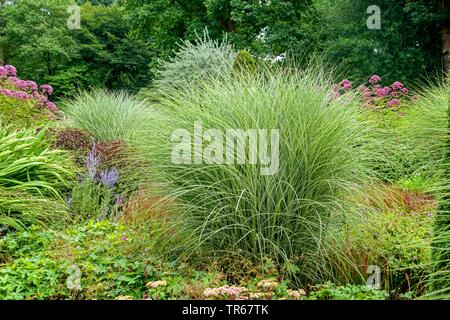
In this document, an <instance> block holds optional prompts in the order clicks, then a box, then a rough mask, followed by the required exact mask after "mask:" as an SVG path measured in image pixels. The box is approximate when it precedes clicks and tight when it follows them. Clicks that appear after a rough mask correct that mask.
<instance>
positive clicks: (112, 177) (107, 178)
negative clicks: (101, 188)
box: [100, 168, 119, 188]
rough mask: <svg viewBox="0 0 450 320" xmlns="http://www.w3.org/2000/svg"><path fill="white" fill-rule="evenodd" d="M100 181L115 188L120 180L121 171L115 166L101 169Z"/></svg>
mask: <svg viewBox="0 0 450 320" xmlns="http://www.w3.org/2000/svg"><path fill="white" fill-rule="evenodd" d="M100 181H101V182H102V183H103V184H104V185H105V186H107V187H108V188H114V186H115V185H116V183H117V182H118V181H119V172H118V171H117V170H116V169H115V168H113V169H111V170H106V171H101V172H100Z"/></svg>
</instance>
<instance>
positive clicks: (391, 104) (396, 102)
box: [387, 99, 400, 107]
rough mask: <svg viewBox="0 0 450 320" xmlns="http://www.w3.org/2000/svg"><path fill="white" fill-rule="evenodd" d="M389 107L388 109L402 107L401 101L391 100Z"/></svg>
mask: <svg viewBox="0 0 450 320" xmlns="http://www.w3.org/2000/svg"><path fill="white" fill-rule="evenodd" d="M387 105H388V107H394V106H399V105H400V100H399V99H392V100H389V101H388V103H387Z"/></svg>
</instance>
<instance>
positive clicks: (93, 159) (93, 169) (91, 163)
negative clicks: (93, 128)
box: [86, 144, 100, 179]
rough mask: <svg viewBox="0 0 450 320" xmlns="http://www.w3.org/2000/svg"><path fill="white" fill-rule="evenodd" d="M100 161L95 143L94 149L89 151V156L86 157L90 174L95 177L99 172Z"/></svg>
mask: <svg viewBox="0 0 450 320" xmlns="http://www.w3.org/2000/svg"><path fill="white" fill-rule="evenodd" d="M99 162H100V159H99V157H97V153H96V152H95V144H94V145H93V147H92V150H91V151H90V152H89V154H88V157H87V159H86V169H87V172H88V175H89V176H90V177H91V178H92V179H94V178H95V175H96V174H97V166H98V164H99Z"/></svg>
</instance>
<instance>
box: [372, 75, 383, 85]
mask: <svg viewBox="0 0 450 320" xmlns="http://www.w3.org/2000/svg"><path fill="white" fill-rule="evenodd" d="M380 81H381V77H380V76H379V75H376V74H374V75H373V76H371V77H370V79H369V82H370V83H371V84H376V83H378V82H380Z"/></svg>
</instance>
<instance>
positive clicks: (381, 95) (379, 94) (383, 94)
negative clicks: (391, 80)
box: [376, 88, 386, 98]
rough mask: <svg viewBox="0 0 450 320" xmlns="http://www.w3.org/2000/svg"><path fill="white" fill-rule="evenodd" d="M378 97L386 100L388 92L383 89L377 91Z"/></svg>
mask: <svg viewBox="0 0 450 320" xmlns="http://www.w3.org/2000/svg"><path fill="white" fill-rule="evenodd" d="M376 94H377V97H379V98H384V97H386V91H385V90H384V89H383V88H380V89H377V90H376Z"/></svg>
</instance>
